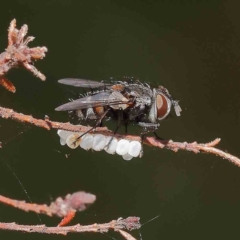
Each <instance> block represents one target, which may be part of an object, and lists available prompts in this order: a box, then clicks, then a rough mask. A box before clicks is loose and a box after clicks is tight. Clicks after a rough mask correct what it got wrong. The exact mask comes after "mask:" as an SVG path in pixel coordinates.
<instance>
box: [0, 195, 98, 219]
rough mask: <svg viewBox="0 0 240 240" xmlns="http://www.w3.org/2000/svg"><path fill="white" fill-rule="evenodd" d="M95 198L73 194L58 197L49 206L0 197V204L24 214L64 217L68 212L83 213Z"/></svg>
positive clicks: (93, 196)
mask: <svg viewBox="0 0 240 240" xmlns="http://www.w3.org/2000/svg"><path fill="white" fill-rule="evenodd" d="M95 200H96V196H95V195H93V194H90V193H86V192H75V193H73V194H68V195H66V196H65V198H64V199H63V198H61V197H58V198H57V199H56V200H55V201H54V202H52V203H51V204H50V205H49V206H48V205H46V204H35V203H26V202H25V201H19V200H15V199H11V198H7V197H4V196H2V195H0V202H2V203H4V204H7V205H10V206H12V207H15V208H19V209H21V210H24V211H26V212H29V211H32V212H35V213H42V214H46V215H48V216H50V217H51V216H53V215H55V216H58V217H65V216H67V215H68V213H69V212H70V211H84V210H85V209H86V208H87V206H88V205H90V204H93V203H94V202H95Z"/></svg>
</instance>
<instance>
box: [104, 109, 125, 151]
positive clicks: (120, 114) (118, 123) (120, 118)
mask: <svg viewBox="0 0 240 240" xmlns="http://www.w3.org/2000/svg"><path fill="white" fill-rule="evenodd" d="M122 120H123V111H122V110H121V109H120V111H119V112H118V122H117V127H116V129H115V131H114V133H113V136H114V135H115V134H116V133H117V132H118V130H119V128H120V127H121V125H122ZM113 136H112V137H111V139H110V140H109V142H108V144H107V145H106V149H108V148H109V146H110V144H111V142H112V140H113V138H114V137H113Z"/></svg>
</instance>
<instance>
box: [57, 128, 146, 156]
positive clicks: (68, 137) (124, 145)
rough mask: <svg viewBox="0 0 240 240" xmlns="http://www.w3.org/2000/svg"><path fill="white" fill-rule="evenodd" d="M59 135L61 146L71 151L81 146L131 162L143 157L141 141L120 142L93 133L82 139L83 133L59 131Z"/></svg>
mask: <svg viewBox="0 0 240 240" xmlns="http://www.w3.org/2000/svg"><path fill="white" fill-rule="evenodd" d="M57 134H58V135H59V137H60V144H61V145H67V146H68V147H69V148H71V149H75V148H77V147H78V146H80V147H81V148H83V149H85V150H90V149H92V150H94V151H102V150H105V151H106V152H107V153H109V154H115V153H116V154H118V155H120V156H122V158H123V159H124V160H131V159H132V158H133V157H141V155H142V144H141V143H140V142H139V141H129V140H127V139H120V140H119V139H117V138H115V137H111V136H104V135H102V134H93V133H87V134H85V135H83V136H82V137H80V136H81V135H82V134H83V133H81V132H78V133H76V132H70V131H65V130H58V131H57ZM79 137H80V138H79Z"/></svg>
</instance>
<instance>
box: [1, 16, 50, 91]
mask: <svg viewBox="0 0 240 240" xmlns="http://www.w3.org/2000/svg"><path fill="white" fill-rule="evenodd" d="M27 32H28V26H27V25H26V24H24V25H23V26H22V27H21V28H20V29H19V30H18V29H17V28H16V20H15V19H13V20H12V21H11V23H10V27H9V29H8V47H7V48H6V50H5V52H3V53H1V54H0V85H2V86H3V87H5V88H6V89H7V90H8V91H10V92H15V91H16V88H15V87H14V85H13V84H12V83H11V82H10V81H9V80H8V79H7V78H6V77H4V75H5V74H6V73H7V72H8V71H9V70H10V69H11V68H14V67H17V66H23V67H25V68H26V69H27V70H28V71H30V72H32V73H33V74H34V75H35V76H36V77H38V78H40V79H41V80H43V81H44V80H45V79H46V77H45V76H44V75H43V74H42V73H41V72H40V71H38V70H37V68H35V67H34V65H33V61H35V60H39V59H42V58H44V57H45V53H46V52H47V48H46V47H34V48H29V47H28V43H29V42H31V41H33V40H34V37H32V36H30V37H29V36H28V37H26V35H27Z"/></svg>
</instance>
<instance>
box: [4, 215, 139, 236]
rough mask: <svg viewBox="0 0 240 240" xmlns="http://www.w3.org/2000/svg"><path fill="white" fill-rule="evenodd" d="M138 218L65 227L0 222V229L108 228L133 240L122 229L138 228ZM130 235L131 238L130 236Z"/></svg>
mask: <svg viewBox="0 0 240 240" xmlns="http://www.w3.org/2000/svg"><path fill="white" fill-rule="evenodd" d="M139 220H140V218H138V217H128V218H126V219H123V218H119V219H117V220H113V221H111V222H109V223H103V224H97V223H95V224H91V225H85V226H84V225H80V224H77V225H74V226H67V227H66V226H65V227H47V226H45V225H19V224H16V223H0V229H2V230H11V231H20V232H30V233H32V232H36V233H43V234H62V235H67V234H68V233H80V232H99V233H106V232H108V231H109V230H114V231H117V232H120V233H121V234H122V235H123V236H124V237H125V239H127V240H133V239H134V238H133V237H132V236H131V235H130V234H129V233H126V232H125V231H121V230H122V229H126V230H128V231H132V230H135V229H139V228H140V227H141V224H140V222H139ZM130 237H132V238H130Z"/></svg>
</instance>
